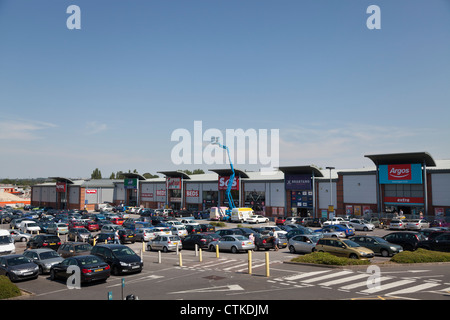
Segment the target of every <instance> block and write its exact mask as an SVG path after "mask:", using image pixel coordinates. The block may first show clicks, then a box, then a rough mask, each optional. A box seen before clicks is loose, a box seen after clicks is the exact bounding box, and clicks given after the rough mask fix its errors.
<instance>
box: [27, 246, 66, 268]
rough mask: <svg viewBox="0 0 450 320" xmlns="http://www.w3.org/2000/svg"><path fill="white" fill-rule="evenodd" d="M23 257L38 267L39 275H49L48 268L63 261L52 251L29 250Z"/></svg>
mask: <svg viewBox="0 0 450 320" xmlns="http://www.w3.org/2000/svg"><path fill="white" fill-rule="evenodd" d="M23 255H24V256H25V257H27V258H29V259H30V260H31V261H33V262H34V263H35V264H37V265H38V267H39V274H44V273H50V268H51V267H52V266H53V265H55V264H57V263H60V262H61V261H63V260H64V258H62V257H61V256H60V255H59V254H58V253H57V252H56V251H55V250H53V249H29V250H27V251H25V252H24V253H23Z"/></svg>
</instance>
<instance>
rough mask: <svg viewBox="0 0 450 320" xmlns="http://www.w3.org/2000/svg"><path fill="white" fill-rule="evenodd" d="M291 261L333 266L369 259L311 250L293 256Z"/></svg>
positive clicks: (363, 261) (366, 261)
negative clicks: (311, 251)
mask: <svg viewBox="0 0 450 320" xmlns="http://www.w3.org/2000/svg"><path fill="white" fill-rule="evenodd" d="M291 261H292V262H303V263H315V264H325V265H334V266H346V265H367V264H370V261H369V260H358V259H349V258H344V257H337V256H335V255H332V254H331V253H328V252H313V253H309V254H305V255H304V256H300V257H297V258H293V259H292V260H291Z"/></svg>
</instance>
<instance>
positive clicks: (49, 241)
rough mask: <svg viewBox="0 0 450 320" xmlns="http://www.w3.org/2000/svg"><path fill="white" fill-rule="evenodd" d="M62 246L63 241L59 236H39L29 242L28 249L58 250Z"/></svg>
mask: <svg viewBox="0 0 450 320" xmlns="http://www.w3.org/2000/svg"><path fill="white" fill-rule="evenodd" d="M60 245H61V239H60V238H59V237H58V236H55V235H50V234H38V235H36V236H34V237H32V238H31V239H30V240H28V242H27V249H39V248H50V249H53V250H55V251H56V250H58V248H59V246H60Z"/></svg>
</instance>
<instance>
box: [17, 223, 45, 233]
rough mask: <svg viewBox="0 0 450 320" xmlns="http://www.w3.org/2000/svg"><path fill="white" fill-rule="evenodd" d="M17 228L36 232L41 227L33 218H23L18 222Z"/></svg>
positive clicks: (27, 231)
mask: <svg viewBox="0 0 450 320" xmlns="http://www.w3.org/2000/svg"><path fill="white" fill-rule="evenodd" d="M19 230H20V231H22V232H26V233H36V232H39V231H41V227H39V225H38V224H37V223H36V221H33V220H23V221H22V222H21V223H20V226H19Z"/></svg>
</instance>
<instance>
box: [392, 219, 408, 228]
mask: <svg viewBox="0 0 450 320" xmlns="http://www.w3.org/2000/svg"><path fill="white" fill-rule="evenodd" d="M407 222H408V221H407V220H403V219H392V220H391V222H390V223H389V229H395V230H405V228H406V223H407Z"/></svg>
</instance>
